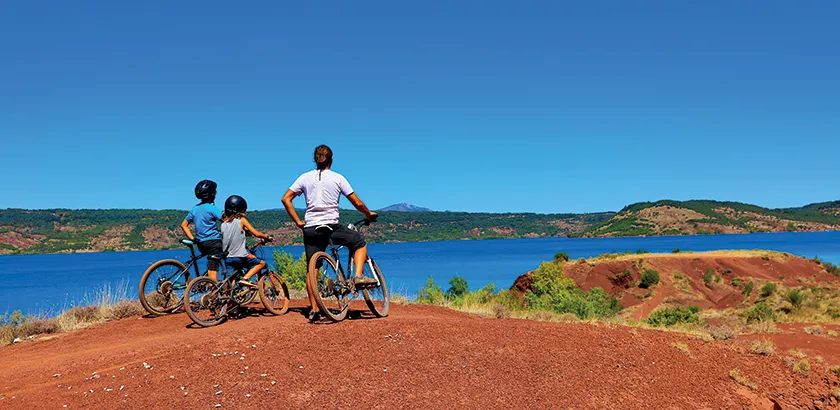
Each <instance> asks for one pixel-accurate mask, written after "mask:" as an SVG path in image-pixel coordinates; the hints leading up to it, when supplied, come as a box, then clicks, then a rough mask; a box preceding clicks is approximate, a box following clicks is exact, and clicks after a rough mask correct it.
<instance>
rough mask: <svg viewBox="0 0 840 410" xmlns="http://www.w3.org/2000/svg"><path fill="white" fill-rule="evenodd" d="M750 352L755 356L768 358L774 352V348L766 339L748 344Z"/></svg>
mask: <svg viewBox="0 0 840 410" xmlns="http://www.w3.org/2000/svg"><path fill="white" fill-rule="evenodd" d="M750 351H751V352H753V353H755V354H761V355H765V356H770V355H771V354H773V352H775V351H776V346H775V345H774V344H773V342H772V341H770V340H768V339H763V340H756V341H754V342H752V344H750Z"/></svg>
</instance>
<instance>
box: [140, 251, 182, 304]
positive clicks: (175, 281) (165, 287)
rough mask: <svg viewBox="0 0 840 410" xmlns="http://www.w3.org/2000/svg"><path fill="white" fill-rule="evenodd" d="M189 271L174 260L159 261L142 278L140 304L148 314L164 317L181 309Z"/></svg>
mask: <svg viewBox="0 0 840 410" xmlns="http://www.w3.org/2000/svg"><path fill="white" fill-rule="evenodd" d="M188 280H189V271H187V268H186V267H185V266H184V264H183V263H181V262H179V261H177V260H174V259H164V260H161V261H157V262H155V263H154V264H152V266H149V269H146V272H145V273H143V277H142V278H140V289H139V290H140V304H141V305H143V308H144V309H146V311H147V312H149V313H151V314H153V315H156V316H162V315H166V314H169V313H172V312H173V311H175V310H176V309H178V308H180V307H181V303H183V301H184V291H185V290H186V288H187V281H188Z"/></svg>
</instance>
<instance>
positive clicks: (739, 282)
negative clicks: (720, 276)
mask: <svg viewBox="0 0 840 410" xmlns="http://www.w3.org/2000/svg"><path fill="white" fill-rule="evenodd" d="M729 284H730V285H732V286H734V287H736V288H737V287H740V286H741V285H743V284H744V281H743V279H741V278H732V280H731V281H729Z"/></svg>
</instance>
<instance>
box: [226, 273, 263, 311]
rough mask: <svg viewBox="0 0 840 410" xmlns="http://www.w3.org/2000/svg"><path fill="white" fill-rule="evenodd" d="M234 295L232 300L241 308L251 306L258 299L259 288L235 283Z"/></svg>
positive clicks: (236, 281)
mask: <svg viewBox="0 0 840 410" xmlns="http://www.w3.org/2000/svg"><path fill="white" fill-rule="evenodd" d="M251 280H253V278H251ZM233 286H234V287H233V293H232V294H231V299H233V301H234V302H236V304H237V305H239V306H245V305H248V304H250V303H251V302H253V301H254V299H256V298H257V288H256V287H253V288H249V287H247V286H242V285H240V284H239V281H238V280H235V281H233Z"/></svg>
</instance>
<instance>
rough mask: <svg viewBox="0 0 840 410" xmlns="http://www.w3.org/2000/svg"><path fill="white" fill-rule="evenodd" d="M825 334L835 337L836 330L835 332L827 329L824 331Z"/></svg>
mask: <svg viewBox="0 0 840 410" xmlns="http://www.w3.org/2000/svg"><path fill="white" fill-rule="evenodd" d="M825 334H826V335H828V336H830V337H837V332H835V331H834V330H829V331H828V332H825Z"/></svg>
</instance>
